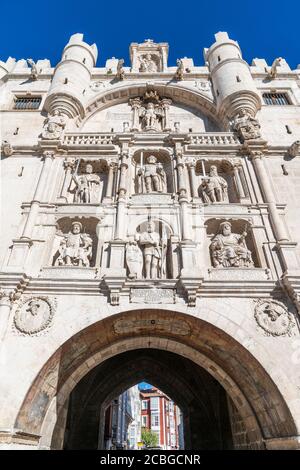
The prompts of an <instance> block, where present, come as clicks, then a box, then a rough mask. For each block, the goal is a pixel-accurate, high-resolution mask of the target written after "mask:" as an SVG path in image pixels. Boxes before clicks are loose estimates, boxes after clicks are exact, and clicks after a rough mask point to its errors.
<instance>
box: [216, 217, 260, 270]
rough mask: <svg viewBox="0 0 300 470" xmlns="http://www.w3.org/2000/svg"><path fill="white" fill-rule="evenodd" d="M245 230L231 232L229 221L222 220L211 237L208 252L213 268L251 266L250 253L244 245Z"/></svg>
mask: <svg viewBox="0 0 300 470" xmlns="http://www.w3.org/2000/svg"><path fill="white" fill-rule="evenodd" d="M246 237H247V232H246V230H244V231H243V233H242V234H239V233H232V231H231V223H230V222H227V221H226V222H222V223H221V224H220V226H219V231H218V233H217V234H216V235H215V236H214V238H213V239H212V242H211V244H210V252H211V257H212V264H213V266H214V267H215V268H221V267H224V268H233V267H234V268H239V267H244V268H245V267H253V266H254V265H253V261H252V254H251V251H250V250H248V248H247V245H246V241H245V239H246Z"/></svg>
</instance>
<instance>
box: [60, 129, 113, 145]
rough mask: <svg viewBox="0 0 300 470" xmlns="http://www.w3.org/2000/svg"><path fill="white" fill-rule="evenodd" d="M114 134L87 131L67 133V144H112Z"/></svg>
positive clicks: (65, 142)
mask: <svg viewBox="0 0 300 470" xmlns="http://www.w3.org/2000/svg"><path fill="white" fill-rule="evenodd" d="M113 136H114V134H103V133H87V134H83V133H81V132H79V133H74V134H65V136H64V144H65V145H111V144H112V141H113Z"/></svg>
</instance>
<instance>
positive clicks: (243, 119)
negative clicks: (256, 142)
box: [232, 108, 261, 142]
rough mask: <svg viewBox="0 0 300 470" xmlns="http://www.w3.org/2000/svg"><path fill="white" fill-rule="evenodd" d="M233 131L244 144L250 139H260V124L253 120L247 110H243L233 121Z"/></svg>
mask: <svg viewBox="0 0 300 470" xmlns="http://www.w3.org/2000/svg"><path fill="white" fill-rule="evenodd" d="M232 127H233V130H234V131H236V132H237V134H238V136H239V138H240V139H241V141H242V142H244V141H245V140H250V139H259V138H260V137H261V134H260V130H259V129H260V124H259V123H258V121H257V120H256V119H255V118H253V117H252V116H251V115H250V114H249V113H248V112H247V111H246V109H244V108H243V109H241V110H240V111H239V112H238V114H237V116H236V117H235V118H234V120H233V124H232Z"/></svg>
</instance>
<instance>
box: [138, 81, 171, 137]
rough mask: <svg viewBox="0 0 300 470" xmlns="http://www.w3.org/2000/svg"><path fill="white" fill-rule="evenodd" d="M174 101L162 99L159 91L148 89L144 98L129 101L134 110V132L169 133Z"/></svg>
mask: <svg viewBox="0 0 300 470" xmlns="http://www.w3.org/2000/svg"><path fill="white" fill-rule="evenodd" d="M171 103H172V101H171V100H170V99H168V98H161V97H160V96H159V94H158V93H157V91H156V90H155V89H153V88H151V87H149V86H148V87H147V90H146V92H145V93H144V95H143V96H142V97H136V98H132V99H130V100H129V104H130V106H131V108H132V130H133V131H144V132H162V131H169V130H170V124H169V109H170V105H171Z"/></svg>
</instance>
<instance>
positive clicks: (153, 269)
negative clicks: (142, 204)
mask: <svg viewBox="0 0 300 470" xmlns="http://www.w3.org/2000/svg"><path fill="white" fill-rule="evenodd" d="M139 244H140V245H141V246H142V248H143V255H144V271H145V277H146V279H158V278H159V279H161V278H164V277H165V275H166V268H165V266H166V248H167V239H166V235H165V234H164V235H163V236H162V237H160V235H159V233H158V232H156V231H155V223H154V222H153V221H151V220H150V221H149V222H148V227H147V232H143V233H141V235H140V239H139Z"/></svg>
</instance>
